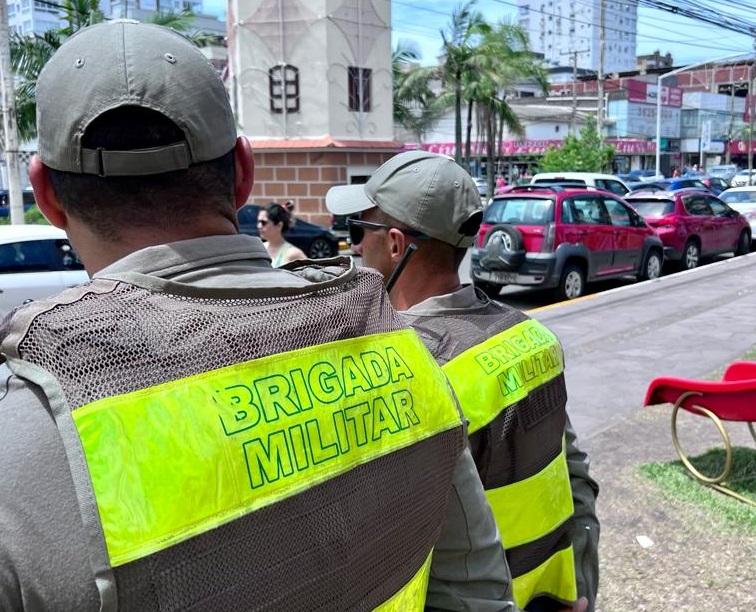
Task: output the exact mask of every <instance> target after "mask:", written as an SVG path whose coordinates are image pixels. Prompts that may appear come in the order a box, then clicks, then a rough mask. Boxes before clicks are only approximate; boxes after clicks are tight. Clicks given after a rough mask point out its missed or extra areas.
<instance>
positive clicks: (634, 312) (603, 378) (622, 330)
mask: <svg viewBox="0 0 756 612" xmlns="http://www.w3.org/2000/svg"><path fill="white" fill-rule="evenodd" d="M355 259H356V263H357V264H358V265H359V264H360V263H361V262H360V258H359V257H357V258H355ZM469 269H470V266H469V254H468V257H467V259H466V260H465V261H464V262H463V263H462V265H461V266H460V276H461V280H462V282H463V283H469V282H470V276H469ZM510 289H511V290H512V293H508V291H509V290H510ZM589 289H590V286H589ZM527 291H529V290H526V291H525V292H522V291H518V289H517V288H508V287H505V288H504V291H503V292H502V294H501V296H500V298H499V299H501V300H502V301H504V302H505V303H509V304H510V305H513V306H515V307H519V308H522V309H523V310H525V311H526V312H528V314H530V315H531V316H533V317H535V318H537V319H538V320H540V321H541V322H542V323H544V324H545V325H547V326H548V327H549V328H550V329H551V330H552V331H553V332H554V333H555V334H556V335H557V336H558V337H559V339H560V341H561V343H562V346H563V348H564V352H565V378H566V381H567V393H568V397H569V405H568V409H569V413H570V418H571V420H572V424H573V425H574V426H575V429H576V431H577V432H578V435H579V436H580V438H581V439H586V438H589V437H591V436H593V435H596V434H598V433H599V432H601V431H603V430H605V429H607V428H609V427H611V426H612V425H614V424H615V423H617V422H618V421H620V420H622V419H624V418H626V417H628V416H629V415H630V414H631V413H633V412H634V411H637V410H640V409H641V408H642V404H643V399H644V397H645V393H646V388H647V387H648V384H649V383H650V382H651V380H652V379H653V378H655V377H657V376H675V377H679V378H697V377H702V376H706V375H708V374H710V373H711V372H713V371H714V370H717V369H718V368H720V367H722V366H724V365H726V364H728V363H730V362H731V361H735V360H737V359H738V358H739V357H740V356H742V355H743V353H745V352H746V351H748V350H749V349H750V348H751V347H752V346H754V345H756V253H751V254H750V255H746V256H743V257H730V258H727V259H722V260H720V261H717V262H715V263H711V264H708V265H704V266H701V267H699V268H696V269H694V270H690V271H687V272H677V273H674V274H666V275H665V276H662V277H661V278H658V279H656V280H653V281H646V282H642V283H641V282H633V281H628V283H627V284H622V285H621V286H619V287H616V288H614V289H610V290H609V291H603V292H601V293H594V294H591V295H587V296H585V297H583V298H580V299H577V300H571V301H568V302H560V303H557V304H550V305H547V306H542V305H539V306H540V307H537V308H528V307H527V304H528V303H533V302H535V303H537V304H538V303H539V299H536V300H529V299H527V298H526V296H527ZM540 303H541V304H542V303H543V301H541V302H540Z"/></svg>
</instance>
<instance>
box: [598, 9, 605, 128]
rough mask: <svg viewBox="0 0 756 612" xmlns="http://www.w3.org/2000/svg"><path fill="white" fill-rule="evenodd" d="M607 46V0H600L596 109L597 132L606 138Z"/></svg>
mask: <svg viewBox="0 0 756 612" xmlns="http://www.w3.org/2000/svg"><path fill="white" fill-rule="evenodd" d="M605 48H606V0H599V62H598V73H597V75H596V79H597V85H598V95H597V97H598V108H597V109H596V132H597V133H598V137H599V139H600V140H602V139H603V138H604V50H605Z"/></svg>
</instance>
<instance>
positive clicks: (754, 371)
mask: <svg viewBox="0 0 756 612" xmlns="http://www.w3.org/2000/svg"><path fill="white" fill-rule="evenodd" d="M667 403H669V404H673V409H672V443H673V444H674V446H675V450H676V451H677V454H678V455H679V456H680V460H681V461H682V462H683V465H685V467H686V468H687V469H688V471H689V472H690V473H691V474H692V475H693V476H694V477H695V478H696V479H697V480H698V481H700V482H702V483H704V484H706V485H709V486H711V487H714V488H715V489H717V490H719V491H721V492H723V493H726V494H727V495H731V496H733V497H735V498H737V499H739V500H740V501H744V502H746V503H749V504H752V505H756V504H754V502H753V501H751V500H750V499H747V498H745V497H743V496H741V495H739V494H738V493H736V492H734V491H732V490H731V489H729V488H728V487H725V486H723V485H722V483H724V482H726V481H727V479H728V478H729V477H730V474H731V472H732V443H731V441H730V436H729V434H728V433H727V429H726V428H725V425H724V423H723V421H744V422H746V423H747V424H748V429H749V431H750V432H751V437H753V439H754V441H756V429H754V422H756V362H753V361H736V362H734V363H732V364H730V365H729V366H728V367H727V369H726V370H725V373H724V375H723V376H722V380H718V381H709V380H693V379H685V378H670V377H660V378H655V379H654V380H652V381H651V384H650V385H649V386H648V389H647V390H646V397H645V399H644V400H643V405H644V406H653V405H656V404H667ZM680 409H683V410H687V411H688V412H690V413H692V414H696V415H699V416H706V417H708V418H710V419H711V420H712V421H713V422H714V424H715V425H716V426H717V429H718V430H719V433H720V435H721V436H722V441H723V442H724V445H725V466H724V468H723V470H722V472H721V473H720V474H718V475H716V476H706V475H705V474H702V473H701V472H700V471H698V470H697V469H696V467H695V466H694V465H693V464H692V463H691V462H690V459H688V456H687V454H686V453H685V451H684V450H683V448H682V446H681V445H680V440H679V438H678V435H677V415H678V413H679V411H680Z"/></svg>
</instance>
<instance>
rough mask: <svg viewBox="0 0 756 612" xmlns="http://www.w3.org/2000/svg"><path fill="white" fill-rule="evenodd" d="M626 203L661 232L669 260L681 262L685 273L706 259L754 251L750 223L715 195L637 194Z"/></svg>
mask: <svg viewBox="0 0 756 612" xmlns="http://www.w3.org/2000/svg"><path fill="white" fill-rule="evenodd" d="M625 200H626V201H627V203H628V204H630V206H632V207H633V208H634V209H635V210H637V211H638V212H639V213H640V214H641V215H643V218H644V219H645V220H646V221H648V223H649V225H651V227H653V228H654V229H655V230H656V231H657V232H658V233H659V237H660V238H661V240H662V242H663V243H664V257H665V259H667V260H669V261H674V262H677V265H678V267H679V268H680V269H682V270H690V269H692V268H695V267H696V266H698V265H699V263H700V262H701V258H702V257H711V256H713V255H718V254H720V253H732V252H734V253H735V254H736V255H744V254H745V253H748V252H749V251H750V250H751V226H750V225H749V223H748V220H747V219H746V218H745V217H744V216H743V215H741V214H740V213H738V212H737V211H735V210H733V209H732V208H730V207H729V206H728V205H727V204H725V203H724V202H723V201H722V200H720V199H719V198H717V197H716V196H714V195H713V194H711V193H707V192H704V191H701V190H699V189H678V190H673V191H657V192H655V193H643V192H636V193H631V194H630V195H628V196H627V197H626V198H625Z"/></svg>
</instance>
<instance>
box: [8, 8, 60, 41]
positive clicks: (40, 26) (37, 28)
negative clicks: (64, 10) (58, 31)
mask: <svg viewBox="0 0 756 612" xmlns="http://www.w3.org/2000/svg"><path fill="white" fill-rule="evenodd" d="M3 1H4V0H3ZM64 26H65V22H64V21H63V20H62V19H61V17H60V6H59V4H58V3H57V2H47V1H42V0H8V27H9V28H10V30H11V32H15V33H16V34H21V35H22V36H27V35H29V34H44V33H45V32H46V31H47V30H52V29H55V28H62V27H64Z"/></svg>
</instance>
